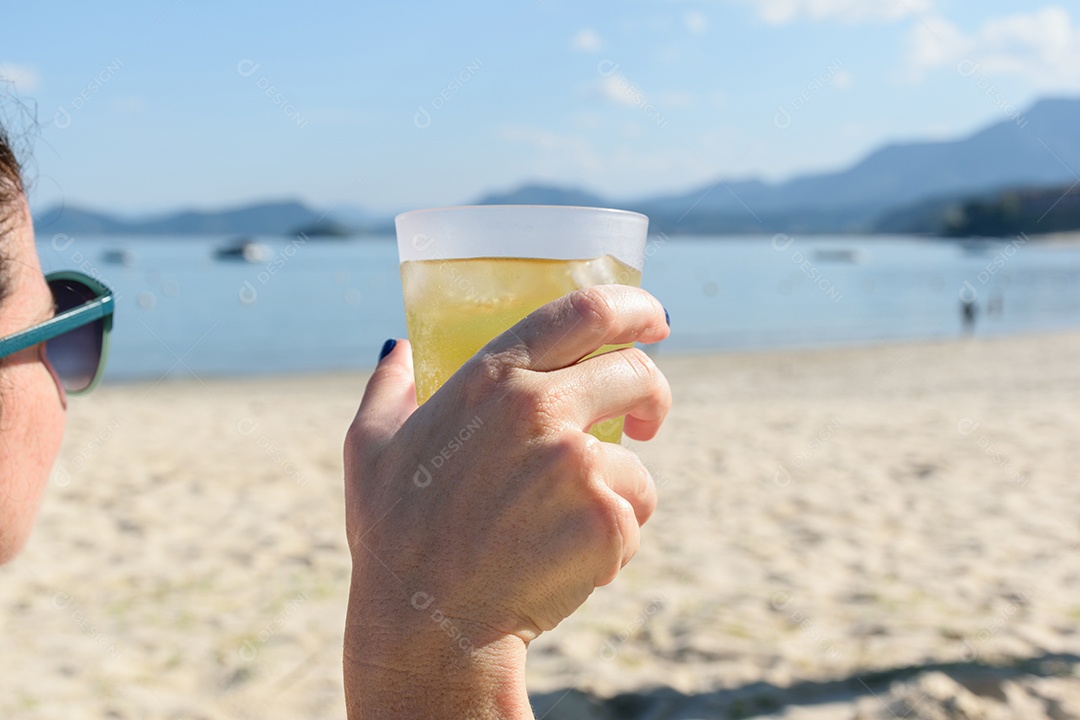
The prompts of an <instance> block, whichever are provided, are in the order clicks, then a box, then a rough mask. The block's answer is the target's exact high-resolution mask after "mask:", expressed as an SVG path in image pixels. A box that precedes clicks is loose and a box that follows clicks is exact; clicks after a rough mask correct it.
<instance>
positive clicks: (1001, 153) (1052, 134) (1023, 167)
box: [35, 98, 1080, 236]
mask: <svg viewBox="0 0 1080 720" xmlns="http://www.w3.org/2000/svg"><path fill="white" fill-rule="evenodd" d="M1072 168H1076V169H1077V172H1080V99H1071V98H1056V99H1047V100H1041V101H1039V102H1037V103H1035V104H1034V105H1033V106H1032V107H1031V108H1030V109H1029V110H1027V111H1026V112H1024V113H1022V114H1021V115H1020V116H1019V117H1018V118H1017V119H1015V120H1003V121H1001V122H998V123H995V124H993V125H991V126H989V127H987V128H985V129H983V130H981V131H979V132H976V133H974V134H972V135H971V136H969V137H966V138H961V139H958V140H952V141H935V142H908V143H895V144H891V145H887V146H885V147H883V148H881V149H880V150H877V151H875V152H872V153H870V154H869V155H867V156H866V157H865V158H864V159H863V160H861V161H859V162H857V163H855V164H854V165H852V166H851V167H849V168H846V169H843V170H838V171H832V172H825V173H817V174H810V175H803V176H800V177H796V178H793V179H791V180H788V181H786V182H781V183H766V182H762V181H760V180H752V179H751V180H728V179H722V180H723V181H722V182H721V179H718V180H716V181H714V182H712V183H708V184H706V185H703V186H701V187H698V188H695V189H693V190H690V191H688V192H683V193H677V194H666V195H657V196H651V197H646V198H638V199H626V198H622V199H620V198H611V197H605V196H602V195H599V194H596V193H593V192H590V191H588V190H584V189H580V188H572V187H559V186H555V185H551V184H543V183H530V184H527V185H524V186H522V187H519V188H517V189H512V190H509V191H504V192H493V193H489V194H486V195H484V196H482V197H480V198H478V199H477V200H476V201H475V204H509V203H514V204H530V205H531V204H536V205H588V206H600V207H621V208H626V209H629V210H637V211H639V212H643V213H645V214H646V215H648V216H649V218H650V219H651V221H652V222H651V227H652V228H653V229H654V230H656V231H664V232H668V233H681V234H689V233H699V234H716V233H774V232H797V233H837V232H859V233H864V232H940V231H942V228H944V227H945V224H946V222H947V221H948V220H949V218H950V217H952V216H954V215H955V214H956V212H957V209H958V207H959V206H962V204H963V202H965V201H966V200H967V199H971V198H979V197H982V196H986V195H988V194H993V193H997V192H1005V191H1007V190H1009V189H1010V188H1038V187H1059V186H1065V185H1068V184H1070V183H1072V182H1073V181H1074V180H1075V179H1076V176H1075V175H1073V170H1072ZM1025 198H1026V196H1025ZM1023 202H1025V203H1026V202H1028V200H1027V199H1025V200H1024V201H1023ZM1025 207H1026V206H1025ZM324 215H325V217H324ZM35 225H36V226H37V228H38V231H39V233H42V234H44V233H57V232H66V233H69V234H73V233H86V234H91V233H106V234H115V235H120V234H144V235H155V234H252V235H255V234H259V235H279V234H290V233H294V232H296V231H297V230H299V229H305V228H308V229H312V228H319V229H322V230H323V231H324V232H323V234H325V235H332V236H340V235H343V234H349V233H353V232H381V233H392V232H393V218H392V217H390V215H389V214H381V213H372V212H370V211H368V210H365V209H364V208H359V207H356V206H340V207H337V208H336V209H332V210H331V212H329V213H325V214H324V213H322V212H320V211H318V210H316V209H314V208H311V207H309V206H307V205H305V204H303V203H301V202H298V201H294V200H286V201H281V202H267V203H259V204H254V205H245V206H242V207H237V208H230V209H226V210H221V211H216V212H211V211H195V210H189V211H184V212H178V213H171V214H168V215H161V216H158V217H154V218H145V219H141V220H137V221H132V220H124V219H121V218H117V217H114V216H111V215H108V214H106V213H100V212H94V211H91V210H87V209H83V208H73V207H67V208H51V209H49V210H46V211H44V212H41V213H39V214H38V215H37V216H36V222H35Z"/></svg>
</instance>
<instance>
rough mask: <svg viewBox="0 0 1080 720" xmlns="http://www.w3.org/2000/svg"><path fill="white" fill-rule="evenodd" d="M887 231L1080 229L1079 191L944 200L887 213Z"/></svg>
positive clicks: (974, 233) (993, 233)
mask: <svg viewBox="0 0 1080 720" xmlns="http://www.w3.org/2000/svg"><path fill="white" fill-rule="evenodd" d="M875 229H877V230H880V231H884V232H901V233H917V234H931V235H945V236H949V237H1014V236H1016V235H1020V234H1021V233H1023V234H1027V235H1035V234H1037V233H1054V232H1068V231H1076V230H1080V186H1078V185H1077V184H1075V183H1070V184H1069V185H1066V186H1058V187H1051V188H1018V189H1013V190H1007V191H1004V192H995V193H990V194H987V195H980V196H967V197H959V198H958V197H944V198H936V199H934V200H930V201H926V202H923V203H919V204H916V205H912V206H908V207H906V208H901V209H898V210H895V211H892V212H890V213H888V214H887V215H886V216H884V217H883V218H882V219H881V220H880V222H879V223H878V226H877V228H875Z"/></svg>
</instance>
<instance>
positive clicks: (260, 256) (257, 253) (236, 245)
mask: <svg viewBox="0 0 1080 720" xmlns="http://www.w3.org/2000/svg"><path fill="white" fill-rule="evenodd" d="M271 255H272V253H271V252H270V248H268V247H267V246H265V245H263V244H262V243H258V242H255V241H254V240H252V239H251V238H237V239H235V240H231V241H229V242H228V243H227V244H225V245H223V246H222V247H219V248H217V249H216V250H214V258H215V259H217V260H239V261H242V262H249V263H264V262H267V261H269V260H270V257H271Z"/></svg>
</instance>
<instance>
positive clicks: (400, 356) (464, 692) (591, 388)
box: [345, 285, 671, 718]
mask: <svg viewBox="0 0 1080 720" xmlns="http://www.w3.org/2000/svg"><path fill="white" fill-rule="evenodd" d="M667 335H668V327H667V324H666V322H665V319H664V310H663V308H662V307H661V305H660V303H659V302H657V301H656V300H655V299H654V298H653V297H652V296H651V295H649V294H648V293H646V292H644V291H643V290H639V289H637V288H631V287H626V286H621V285H605V286H598V287H593V288H589V289H586V290H579V291H576V292H574V293H571V294H570V295H567V296H565V297H563V298H560V299H559V300H556V301H554V302H552V303H549V304H548V305H546V306H544V307H542V308H540V309H539V310H537V311H536V312H534V313H532V314H531V315H529V316H528V317H527V318H525V319H524V320H522V321H521V322H520V323H518V324H517V325H516V326H514V327H513V328H511V329H510V330H508V331H507V332H505V333H503V334H502V335H500V336H499V337H497V338H495V339H494V340H493V341H492V342H491V343H489V344H488V345H487V346H486V347H484V348H483V349H482V350H481V351H480V352H479V353H477V355H476V356H474V357H473V358H472V359H471V360H470V361H469V362H467V363H466V364H465V365H464V366H463V367H462V368H461V369H460V370H459V371H458V372H457V373H456V374H455V375H454V376H453V377H452V378H450V380H449V381H447V383H446V384H445V385H444V386H443V387H442V388H440V390H439V391H438V392H437V393H435V395H434V396H432V397H431V399H430V400H428V402H426V403H425V404H424V406H423V407H421V408H419V409H417V407H416V400H415V390H414V385H413V368H412V360H411V354H410V350H409V346H408V344H407V343H405V342H400V343H398V345H397V347H395V349H394V350H393V351H392V352H391V353H390V354H389V355H388V356H387V357H386V358H385V359H384V360H383V361H382V362H381V363H380V364H379V367H378V368H377V369H376V370H375V373H374V375H372V377H371V380H370V381H369V383H368V386H367V390H366V392H365V393H364V398H363V401H362V402H361V404H360V409H359V411H358V412H357V415H356V419H355V420H354V421H353V424H352V426H351V427H350V428H349V432H348V435H347V437H346V440H345V501H346V526H347V531H348V536H349V544H350V548H351V552H352V559H353V578H352V586H351V591H350V598H349V610H348V619H347V626H346V632H345V678H346V684H345V690H346V700H347V704H348V708H349V714H350V717H353V718H359V717H364V718H367V717H372V718H374V717H378V718H396V717H410V718H412V717H448V718H449V717H455V718H460V717H531V711H530V710H529V705H528V698H527V695H526V694H525V688H524V672H523V671H524V659H525V648H526V646H527V645H528V643H529V641H531V640H532V639H533V638H535V637H537V636H538V635H539V634H540V633H541V632H543V631H545V630H550V629H552V628H554V627H555V626H556V625H557V624H558V623H559V622H560V621H561V620H562V619H563V618H565V617H567V616H568V615H570V613H572V612H573V611H574V610H575V609H577V607H578V606H580V605H581V603H583V602H584V601H585V599H586V598H587V597H588V596H589V594H590V593H592V591H593V589H595V588H596V587H598V586H600V585H605V584H607V583H609V582H611V581H612V580H613V579H614V578H615V576H616V574H617V573H618V572H619V570H620V568H622V567H623V566H624V565H625V564H626V563H627V562H628V561H629V560H630V558H631V557H633V555H634V553H635V552H636V551H637V548H638V539H639V527H640V525H641V524H642V523H644V522H645V521H646V520H647V519H648V518H649V516H650V515H651V514H652V512H653V509H654V508H655V506H656V488H655V486H654V484H653V480H652V478H651V477H650V476H649V473H648V471H647V470H646V469H645V467H644V466H643V465H642V464H641V462H640V461H639V460H638V458H637V456H636V455H635V454H634V453H633V452H631V451H630V450H627V449H626V448H623V447H621V446H619V445H615V444H611V443H602V442H600V441H599V440H597V439H595V438H594V437H592V436H591V435H589V434H588V432H587V430H588V428H589V427H590V426H591V425H593V424H594V423H597V422H602V421H604V420H607V419H610V418H615V417H619V416H622V415H625V416H626V425H625V432H626V434H627V435H629V436H630V437H632V438H635V439H638V440H647V439H649V438H651V437H653V436H654V435H655V434H656V432H657V430H658V429H659V427H660V424H661V423H662V422H663V420H664V417H665V416H666V414H667V412H668V408H669V407H670V404H671V393H670V389H669V388H668V384H667V381H666V379H665V378H664V376H663V375H662V374H661V373H660V371H659V370H658V369H657V368H656V366H655V365H654V364H653V362H652V360H651V359H650V358H649V357H648V356H647V355H645V353H643V352H641V351H640V350H638V349H624V350H618V351H615V352H611V353H607V354H604V355H599V356H596V357H593V358H589V359H588V360H585V361H583V362H579V361H580V360H581V359H582V358H583V357H585V356H587V355H589V354H590V353H591V352H593V351H594V350H596V349H598V348H599V347H601V346H602V345H612V344H620V343H629V342H632V341H639V342H645V343H651V342H657V341H659V340H662V339H664V338H665V337H667Z"/></svg>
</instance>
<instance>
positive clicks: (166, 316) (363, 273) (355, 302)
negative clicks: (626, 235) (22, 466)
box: [38, 236, 1080, 380]
mask: <svg viewBox="0 0 1080 720" xmlns="http://www.w3.org/2000/svg"><path fill="white" fill-rule="evenodd" d="M224 241H225V239H224V238H220V237H213V238H212V237H207V238H191V237H184V238H161V237H153V238H131V237H125V238H106V237H95V238H90V237H87V238H75V239H72V238H67V237H65V236H59V237H56V238H52V239H49V238H47V237H44V238H39V243H38V246H39V250H40V252H41V255H42V261H43V263H44V265H45V268H46V271H48V270H55V269H61V268H81V269H83V270H84V271H85V272H89V273H90V274H92V275H95V276H99V277H100V278H102V279H103V280H104V281H105V282H106V283H107V284H109V285H110V286H111V287H112V288H113V289H114V290H115V291H116V292H117V294H118V296H119V299H118V302H117V310H116V325H115V331H114V333H113V349H112V354H111V356H110V360H109V368H108V374H107V378H111V379H113V380H118V379H135V378H148V379H155V380H156V379H159V378H163V377H168V378H174V377H175V378H183V377H190V376H192V375H197V376H199V377H204V376H212V375H241V374H243V375H247V374H268V373H292V372H310V371H319V370H332V369H342V368H367V367H371V366H372V365H373V364H374V362H375V359H376V355H377V353H378V349H379V347H380V346H381V344H382V343H383V341H384V340H385V339H386V338H389V337H400V336H403V335H404V334H405V316H404V311H403V308H402V300H401V281H400V276H399V275H398V267H397V249H396V245H395V244H394V242H393V240H392V238H363V239H357V240H350V241H336V240H333V241H318V240H308V241H306V242H299V241H297V240H291V239H287V238H260V239H259V241H260V242H261V243H264V244H265V245H266V246H268V248H269V251H270V253H271V256H270V259H269V260H267V261H264V262H261V263H257V264H250V263H246V262H240V261H222V260H215V259H214V257H213V251H214V249H215V248H217V247H219V246H221V245H222V244H223V243H224ZM117 249H120V250H123V251H125V253H126V257H124V258H123V260H124V261H125V263H126V264H116V260H117V259H118V258H115V257H113V258H112V260H113V262H109V258H108V252H109V251H111V250H117ZM644 278H645V279H644V285H645V287H646V288H647V289H649V290H650V291H651V292H653V293H654V294H655V295H656V296H657V297H658V298H660V299H661V301H662V302H663V303H664V304H665V306H666V307H667V308H668V310H669V312H670V314H671V322H672V330H673V332H672V335H671V338H670V339H669V340H667V341H665V342H664V343H662V344H661V346H660V347H659V348H658V352H660V353H668V352H671V353H675V352H680V353H682V352H699V351H706V350H731V349H742V348H764V347H798V346H821V345H832V344H846V343H872V342H877V341H880V340H893V339H895V340H901V339H933V338H947V337H953V336H957V335H959V334H961V333H962V331H963V326H962V322H961V298H966V299H969V300H972V301H974V303H975V307H976V311H977V312H976V322H975V334H976V335H988V334H1001V333H1024V332H1031V331H1040V330H1056V329H1064V328H1077V327H1080V248H1074V247H1065V246H1045V245H1039V244H1036V243H1034V242H1031V241H1026V242H1025V241H1024V239H1023V238H1020V239H1017V240H1014V241H1013V242H1002V243H996V244H994V245H991V246H988V247H986V248H981V249H977V248H965V247H963V246H961V245H959V244H957V243H949V242H943V241H935V240H924V239H918V238H905V237H894V238H881V237H874V238H860V237H850V236H845V237H831V238H830V237H821V236H817V237H793V238H787V237H784V236H778V237H776V238H772V237H768V236H765V237H736V238H731V237H724V238H708V237H704V238H664V237H654V238H652V239H651V240H650V246H649V250H648V258H647V260H646V265H645V273H644Z"/></svg>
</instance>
